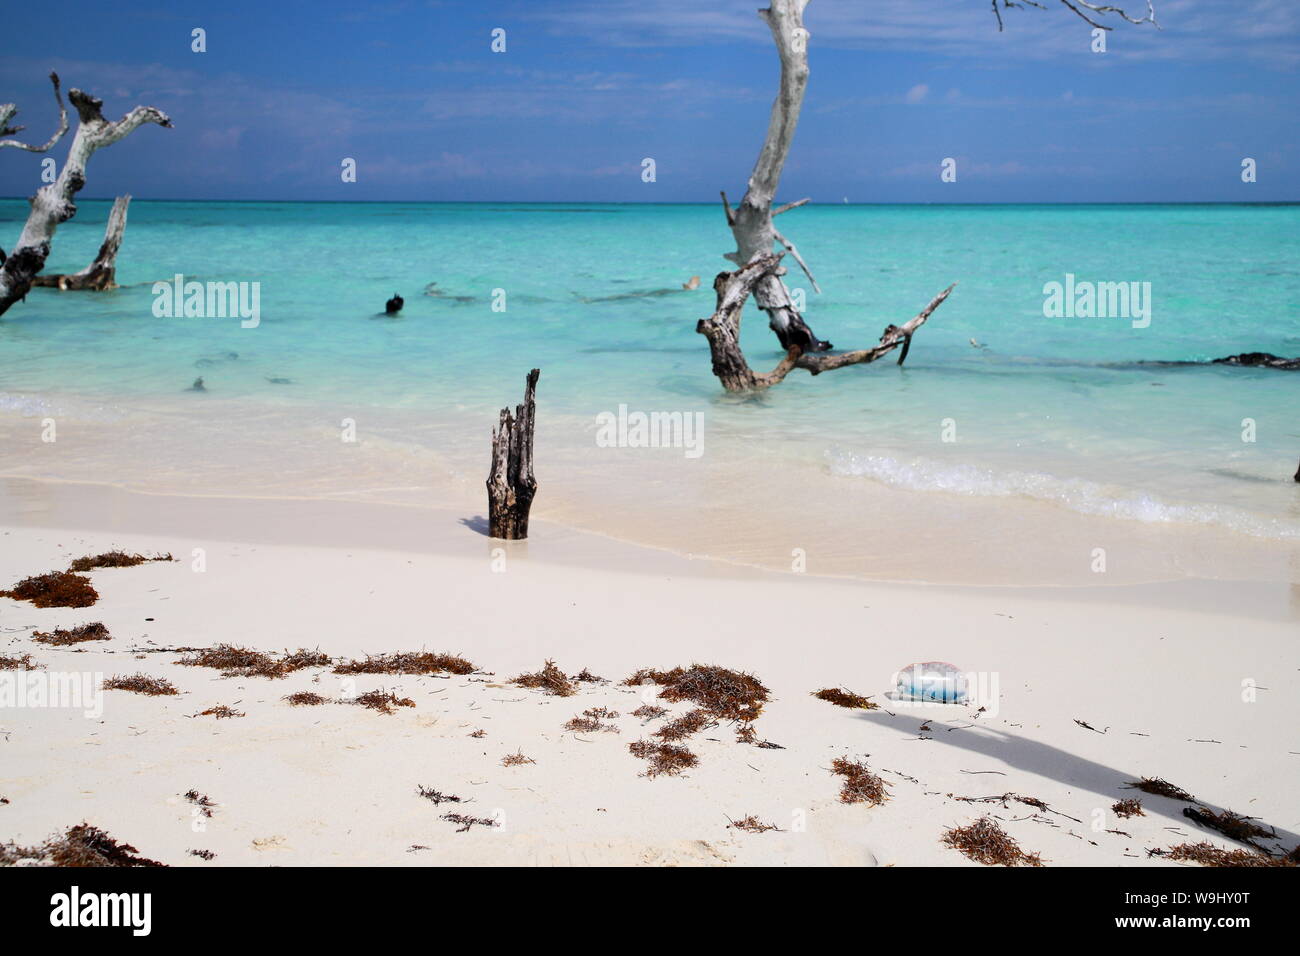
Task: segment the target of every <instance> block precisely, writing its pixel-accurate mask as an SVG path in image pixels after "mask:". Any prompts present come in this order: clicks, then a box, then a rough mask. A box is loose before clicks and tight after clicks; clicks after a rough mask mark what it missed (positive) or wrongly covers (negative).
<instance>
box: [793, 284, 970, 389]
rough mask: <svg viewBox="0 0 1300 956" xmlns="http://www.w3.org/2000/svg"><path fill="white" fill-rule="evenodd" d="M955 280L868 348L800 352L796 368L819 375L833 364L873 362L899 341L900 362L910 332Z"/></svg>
mask: <svg viewBox="0 0 1300 956" xmlns="http://www.w3.org/2000/svg"><path fill="white" fill-rule="evenodd" d="M956 285H957V283H955V282H954V283H953V284H952V285H950V286H948V288H946V289H944V290H943V291H942V292H940V293H939V294H938V295H936V296H935V297H934V298H933V299H931V300H930V304H929V305H927V306H926V307H925V308H924V309H922V310H921V311H920V312H918V313H917V314H916V316H915V317H914V318H911V319H909V320H908V321H907V322H905V323H903V324H902V325H901V326H899V325H889V326H886V327H885V331H884V332H883V333H882V334H881V336H880V344H879V345H873V346H872V347H871V348H869V349H858V350H857V351H855V352H840V353H839V354H838V355H829V354H823V355H804V356H801V357H800V359H799V362H798V366H799V368H802V369H807V370H808V371H809V372H811V373H812V374H814V375H820V374H821V373H822V372H829V371H832V370H834V369H837V368H843V367H844V366H846V365H860V364H862V363H863V362H874V361H875V360H876V359H878V358H881V357H883V356H885V355H888V354H889V353H890V352H892V351H893V350H894V349H896V348H898V347H899V346H900V345H901V346H902V347H903V350H902V352H900V353H899V355H898V364H899V365H902V364H903V360H904V359H906V358H907V352H908V349H910V348H911V347H912V333H913V332H915V331H916V330H917V329H919V328H920V327H921V326H923V325H925V322H926V320H927V319H928V318H930V314H931V313H932V312H934V310H935V309H937V308H939V306H941V305H943V303H944V300H945V299H947V298H948V296H949V295H950V294H951V293H952V290H953V289H954V288H955V287H956Z"/></svg>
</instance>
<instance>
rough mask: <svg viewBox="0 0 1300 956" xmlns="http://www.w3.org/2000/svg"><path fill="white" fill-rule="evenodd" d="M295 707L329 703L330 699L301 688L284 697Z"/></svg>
mask: <svg viewBox="0 0 1300 956" xmlns="http://www.w3.org/2000/svg"><path fill="white" fill-rule="evenodd" d="M283 699H284V700H287V701H288V702H289V704H290V705H291V706H293V707H315V706H316V705H317V704H328V703H329V702H330V699H329V698H328V697H322V696H321V695H320V694H316V693H313V692H312V691H309V690H300V691H298V692H297V693H296V694H289V695H287V696H285V697H284V698H283Z"/></svg>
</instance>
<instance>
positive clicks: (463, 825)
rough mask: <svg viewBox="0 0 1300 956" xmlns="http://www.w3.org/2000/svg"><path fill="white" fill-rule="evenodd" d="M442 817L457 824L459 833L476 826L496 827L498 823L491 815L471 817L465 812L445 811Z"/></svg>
mask: <svg viewBox="0 0 1300 956" xmlns="http://www.w3.org/2000/svg"><path fill="white" fill-rule="evenodd" d="M442 819H443V820H447V821H450V822H451V823H454V824H456V832H457V833H467V832H468V831H469V829H470V827H474V826H480V827H494V826H496V825H497V822H496V821H495V820H493V819H492V818H491V817H471V816H467V815H465V814H463V813H444V814H443V815H442Z"/></svg>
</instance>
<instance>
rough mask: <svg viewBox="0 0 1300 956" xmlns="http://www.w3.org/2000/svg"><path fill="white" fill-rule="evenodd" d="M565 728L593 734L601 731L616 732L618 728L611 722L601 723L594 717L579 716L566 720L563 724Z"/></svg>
mask: <svg viewBox="0 0 1300 956" xmlns="http://www.w3.org/2000/svg"><path fill="white" fill-rule="evenodd" d="M564 729H565V730H571V731H573V732H574V733H579V734H594V733H597V732H600V731H603V732H604V733H607V734H616V733H618V728H617V727H615V726H614V725H613V724H606V723H602V722H601V721H600V720H598V719H597V718H595V717H586V716H579V717H574V718H572V719H571V720H569V721H567V722H566V723H565V725H564Z"/></svg>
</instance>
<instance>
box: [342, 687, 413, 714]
mask: <svg viewBox="0 0 1300 956" xmlns="http://www.w3.org/2000/svg"><path fill="white" fill-rule="evenodd" d="M352 703H354V704H360V705H361V706H362V707H368V708H370V709H371V710H375V711H378V712H379V713H381V714H393V713H396V711H394V710H393V708H394V707H414V706H415V701H413V700H411V698H409V697H398V696H397V695H396V694H393V693H390V692H388V691H382V690H372V691H368V692H366V693H364V694H359V695H357V696H356V697H354V698H353V699H352Z"/></svg>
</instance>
